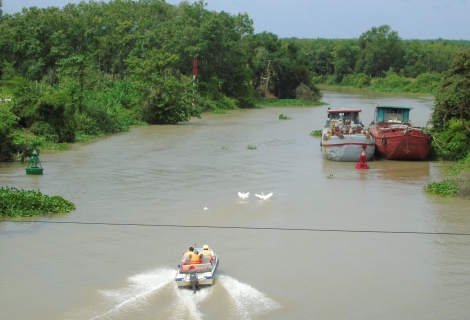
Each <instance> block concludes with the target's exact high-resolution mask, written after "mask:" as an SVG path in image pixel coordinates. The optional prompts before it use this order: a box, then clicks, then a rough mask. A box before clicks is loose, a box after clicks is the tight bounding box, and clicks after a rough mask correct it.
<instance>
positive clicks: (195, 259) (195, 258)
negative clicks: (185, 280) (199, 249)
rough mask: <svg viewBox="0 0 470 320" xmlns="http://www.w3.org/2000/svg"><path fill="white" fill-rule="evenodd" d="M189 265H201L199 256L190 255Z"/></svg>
mask: <svg viewBox="0 0 470 320" xmlns="http://www.w3.org/2000/svg"><path fill="white" fill-rule="evenodd" d="M190 262H191V264H200V263H201V258H199V255H198V254H196V253H193V254H192V255H191V261H190Z"/></svg>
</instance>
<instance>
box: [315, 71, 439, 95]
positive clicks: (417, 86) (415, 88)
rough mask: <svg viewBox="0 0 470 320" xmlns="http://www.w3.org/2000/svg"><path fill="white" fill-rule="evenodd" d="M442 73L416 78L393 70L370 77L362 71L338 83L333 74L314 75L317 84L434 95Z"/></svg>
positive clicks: (422, 75)
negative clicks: (383, 74)
mask: <svg viewBox="0 0 470 320" xmlns="http://www.w3.org/2000/svg"><path fill="white" fill-rule="evenodd" d="M443 77H444V75H443V74H441V73H423V74H420V75H419V76H418V77H416V78H407V77H405V76H402V75H399V74H397V73H395V72H393V71H392V72H388V73H387V76H386V77H381V78H376V77H370V76H368V75H366V74H364V73H360V74H351V75H346V76H344V78H343V80H342V81H341V82H340V83H337V82H336V81H335V79H336V78H334V75H330V76H317V77H314V83H315V84H317V85H328V86H335V87H351V88H359V89H364V90H368V91H373V92H391V93H421V94H431V95H435V94H436V93H437V91H438V89H439V86H440V84H441V82H442V79H443Z"/></svg>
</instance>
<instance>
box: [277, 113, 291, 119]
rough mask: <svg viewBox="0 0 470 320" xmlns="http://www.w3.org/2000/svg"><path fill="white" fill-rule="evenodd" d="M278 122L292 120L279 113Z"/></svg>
mask: <svg viewBox="0 0 470 320" xmlns="http://www.w3.org/2000/svg"><path fill="white" fill-rule="evenodd" d="M279 120H292V118H291V117H289V116H285V115H283V114H282V113H281V114H280V115H279Z"/></svg>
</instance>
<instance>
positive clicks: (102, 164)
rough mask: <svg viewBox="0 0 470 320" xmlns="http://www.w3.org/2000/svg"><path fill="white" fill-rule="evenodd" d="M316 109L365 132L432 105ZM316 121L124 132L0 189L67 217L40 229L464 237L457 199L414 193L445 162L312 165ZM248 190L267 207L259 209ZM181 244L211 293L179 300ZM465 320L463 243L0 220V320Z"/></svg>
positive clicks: (251, 113) (19, 170)
mask: <svg viewBox="0 0 470 320" xmlns="http://www.w3.org/2000/svg"><path fill="white" fill-rule="evenodd" d="M323 100H324V101H325V102H327V103H329V104H330V105H329V106H330V107H334V108H336V107H338V108H342V107H345V108H360V109H362V110H363V111H362V114H361V118H362V120H363V122H364V124H367V125H368V124H369V123H370V122H371V121H372V117H373V112H374V108H375V105H376V104H377V103H378V102H379V101H380V103H381V104H382V105H387V104H388V105H406V106H411V107H413V110H412V111H411V120H412V122H413V123H414V124H415V125H419V126H424V125H425V124H426V121H427V119H428V118H429V115H430V113H431V109H432V105H433V98H432V97H429V96H416V95H397V94H390V95H389V94H383V93H370V92H365V91H360V90H352V89H331V88H324V99H323ZM326 109H327V106H322V107H288V108H287V107H282V108H262V109H254V110H240V111H231V112H230V114H227V115H213V114H204V115H203V117H202V119H194V120H191V121H190V122H189V123H187V124H181V125H175V126H148V127H139V128H134V129H132V130H131V131H130V132H128V133H123V134H116V135H112V136H109V137H106V138H102V139H98V140H95V141H93V142H90V143H86V144H76V145H72V146H71V147H70V150H69V151H66V152H45V153H43V154H41V161H42V165H43V167H44V168H45V170H44V175H43V176H26V175H25V169H24V168H25V166H26V164H22V163H1V164H0V185H2V186H12V187H17V188H24V189H40V190H41V191H42V192H44V193H45V194H49V195H61V196H63V197H64V198H66V199H68V200H71V201H72V202H74V203H75V204H76V206H77V209H76V210H75V211H73V212H70V213H69V214H65V215H58V216H49V217H46V218H38V219H39V220H45V221H51V222H80V223H93V222H98V223H114V224H126V223H129V224H152V225H161V224H180V225H189V226H191V225H206V226H241V227H268V228H307V229H318V230H356V231H357V230H364V231H374V230H375V231H404V232H408V231H417V232H450V233H454V232H455V233H470V202H469V201H468V200H463V199H452V198H441V197H437V196H431V195H428V194H426V193H424V191H423V187H424V186H425V185H427V184H428V183H429V182H431V181H435V180H438V179H440V178H441V174H442V171H443V169H444V168H445V167H446V166H447V165H448V164H446V163H439V162H428V161H425V162H400V161H385V160H379V161H372V162H369V165H370V167H371V168H370V169H369V170H363V171H359V170H356V169H354V163H339V162H332V161H328V160H325V159H323V158H322V153H321V150H320V141H319V138H315V137H312V136H310V135H309V134H310V132H311V131H312V130H315V129H321V127H322V126H323V125H324V123H325V117H326ZM280 114H284V115H288V116H290V117H291V118H292V120H289V121H280V120H279V119H278V117H279V115H280ZM248 145H253V146H256V147H257V150H248V149H247V146H248ZM330 175H333V178H328V177H329V176H330ZM239 191H241V192H250V197H249V198H248V199H247V200H240V199H238V195H237V193H238V192H239ZM261 192H264V193H265V194H266V193H269V192H273V193H274V195H273V196H272V197H271V199H269V200H268V201H263V200H260V199H258V198H256V197H255V196H254V194H255V193H261ZM204 207H207V208H208V210H203V208H204ZM38 219H34V220H38ZM195 243H196V244H197V245H198V246H199V245H200V246H202V245H203V244H208V245H209V246H211V247H212V248H213V249H214V250H215V251H216V252H217V253H218V255H219V257H220V265H219V269H218V272H217V276H216V280H215V282H214V285H213V286H212V287H210V288H204V289H202V290H200V291H198V292H197V293H196V294H194V295H193V294H192V292H191V291H189V290H178V289H177V287H176V284H175V283H174V276H175V270H176V267H177V264H178V260H179V259H180V258H181V254H182V252H183V250H185V249H187V247H189V246H190V245H193V244H195ZM469 317H470V236H455V235H454V236H452V235H435V234H434V235H426V234H406V233H405V234H400V233H396V234H390V233H351V232H341V231H280V230H262V229H260V230H244V229H217V228H210V229H203V228H195V227H194V228H182V227H156V226H135V225H134V226H126V225H106V224H45V223H34V222H28V219H26V220H25V222H22V223H18V222H9V221H0V318H1V319H287V318H297V319H469Z"/></svg>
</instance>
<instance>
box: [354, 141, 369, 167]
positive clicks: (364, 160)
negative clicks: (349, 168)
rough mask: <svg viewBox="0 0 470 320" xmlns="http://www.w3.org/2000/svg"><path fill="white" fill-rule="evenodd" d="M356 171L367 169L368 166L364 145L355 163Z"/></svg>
mask: <svg viewBox="0 0 470 320" xmlns="http://www.w3.org/2000/svg"><path fill="white" fill-rule="evenodd" d="M356 169H369V165H368V164H367V156H366V145H365V144H363V145H362V151H361V156H360V157H359V161H358V162H357V163H356Z"/></svg>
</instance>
